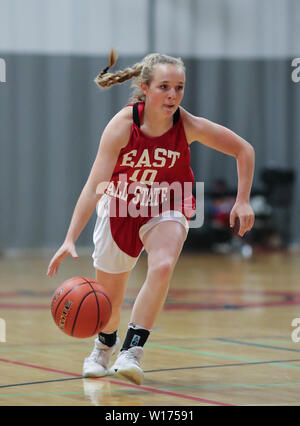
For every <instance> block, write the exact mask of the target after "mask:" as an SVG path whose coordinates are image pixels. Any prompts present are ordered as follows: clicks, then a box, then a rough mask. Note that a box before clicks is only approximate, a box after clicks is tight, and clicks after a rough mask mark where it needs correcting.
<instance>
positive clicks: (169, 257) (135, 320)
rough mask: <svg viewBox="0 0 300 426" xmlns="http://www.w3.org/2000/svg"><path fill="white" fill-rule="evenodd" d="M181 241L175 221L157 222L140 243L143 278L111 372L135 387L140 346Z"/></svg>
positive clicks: (179, 226) (165, 290) (158, 308)
mask: <svg viewBox="0 0 300 426" xmlns="http://www.w3.org/2000/svg"><path fill="white" fill-rule="evenodd" d="M185 239H186V229H185V228H184V226H183V225H182V224H180V223H178V222H175V221H166V222H162V223H159V224H157V225H156V226H154V227H153V228H151V229H150V230H149V231H148V232H147V233H146V234H145V236H144V240H143V244H144V247H145V249H146V251H147V253H148V271H147V276H146V280H145V282H144V284H143V286H142V288H141V290H140V291H139V293H138V296H137V298H136V300H135V303H134V306H133V310H132V314H131V318H130V324H129V329H128V332H127V335H126V338H125V341H124V344H123V347H122V349H121V352H120V354H119V356H118V358H117V360H116V362H115V364H114V365H113V367H112V371H113V372H115V373H116V374H118V375H120V376H123V377H125V378H127V379H128V380H130V381H133V382H134V383H136V384H141V383H142V381H143V371H142V369H141V367H140V360H141V357H142V355H143V346H144V344H145V342H146V340H147V338H148V336H149V334H150V330H151V328H152V326H153V324H154V322H155V320H156V318H157V316H158V314H159V312H160V311H161V309H162V307H163V305H164V302H165V299H166V296H167V293H168V289H169V283H170V280H171V277H172V274H173V271H174V268H175V266H176V263H177V260H178V257H179V255H180V253H181V250H182V247H183V244H184V241H185Z"/></svg>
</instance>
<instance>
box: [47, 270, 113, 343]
mask: <svg viewBox="0 0 300 426" xmlns="http://www.w3.org/2000/svg"><path fill="white" fill-rule="evenodd" d="M51 313H52V317H53V319H54V322H55V324H56V325H57V326H58V327H59V328H60V329H61V330H62V331H63V332H64V333H66V334H68V335H69V336H73V337H80V338H85V337H91V336H94V335H95V334H97V333H99V332H100V331H101V330H102V329H103V328H104V327H105V326H106V324H107V323H108V321H109V319H110V316H111V303H110V300H109V298H108V296H107V294H106V292H105V289H104V287H103V286H102V285H101V284H100V283H98V282H97V281H95V280H93V279H92V278H86V277H73V278H70V279H68V280H66V281H64V282H63V283H62V284H61V285H60V286H59V287H58V288H57V289H56V290H55V292H54V294H53V296H52V299H51Z"/></svg>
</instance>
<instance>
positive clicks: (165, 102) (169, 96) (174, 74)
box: [141, 64, 185, 116]
mask: <svg viewBox="0 0 300 426" xmlns="http://www.w3.org/2000/svg"><path fill="white" fill-rule="evenodd" d="M184 84H185V72H184V70H183V69H182V68H181V67H179V66H176V65H172V64H158V65H156V66H155V69H154V73H153V78H152V80H151V82H150V85H149V86H147V85H146V84H145V83H142V85H141V88H142V90H143V92H144V94H145V95H146V102H147V103H148V105H149V106H151V108H153V109H155V110H156V111H157V112H160V113H162V114H164V115H165V116H171V115H173V114H174V112H175V111H176V109H177V108H178V106H179V105H180V102H181V100H182V98H183V93H184Z"/></svg>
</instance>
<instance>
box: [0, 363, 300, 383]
mask: <svg viewBox="0 0 300 426" xmlns="http://www.w3.org/2000/svg"><path fill="white" fill-rule="evenodd" d="M283 362H300V359H286V360H281V359H280V360H277V361H258V362H241V363H235V364H215V365H199V366H194V367H174V368H161V369H159V370H146V371H144V373H162V372H165V371H180V370H196V369H200V368H202V369H205V368H222V367H243V366H249V365H262V364H274V363H283ZM109 377H114V375H113V374H108V375H107V376H104V377H102V379H106V378H109ZM99 378H100V377H99ZM82 379H89V377H83V376H81V377H68V378H65V379H53V380H42V381H39V382H26V383H14V384H11V385H0V389H4V388H12V387H18V386H29V385H40V384H44V383H55V382H67V381H70V380H82ZM90 379H93V378H92V377H90Z"/></svg>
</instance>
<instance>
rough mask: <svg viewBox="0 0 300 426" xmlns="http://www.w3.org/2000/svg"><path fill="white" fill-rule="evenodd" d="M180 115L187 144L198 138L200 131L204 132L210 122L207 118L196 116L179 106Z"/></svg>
mask: <svg viewBox="0 0 300 426" xmlns="http://www.w3.org/2000/svg"><path fill="white" fill-rule="evenodd" d="M180 116H181V118H182V122H183V126H184V130H185V134H186V138H187V141H188V143H189V144H191V143H192V142H194V141H196V140H199V136H200V135H201V134H202V133H205V129H206V128H207V126H208V125H209V123H210V121H209V120H207V119H205V118H203V117H197V116H195V115H193V114H191V113H190V112H188V111H187V110H185V109H184V108H182V107H180ZM211 124H212V123H211Z"/></svg>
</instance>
